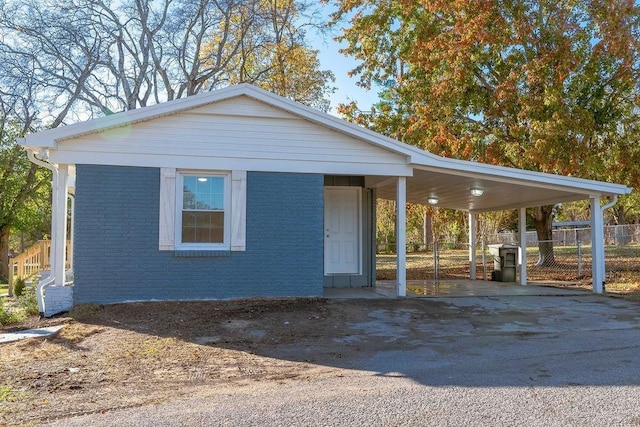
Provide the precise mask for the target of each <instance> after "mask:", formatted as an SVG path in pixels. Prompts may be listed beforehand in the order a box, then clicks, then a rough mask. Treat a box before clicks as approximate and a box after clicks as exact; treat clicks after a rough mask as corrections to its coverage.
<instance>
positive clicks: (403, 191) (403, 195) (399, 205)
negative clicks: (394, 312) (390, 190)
mask: <svg viewBox="0 0 640 427" xmlns="http://www.w3.org/2000/svg"><path fill="white" fill-rule="evenodd" d="M396 254H397V258H396V278H397V279H396V280H397V293H398V296H399V297H405V296H407V178H405V177H404V176H399V177H398V181H397V185H396Z"/></svg>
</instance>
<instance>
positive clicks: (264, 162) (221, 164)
mask: <svg viewBox="0 0 640 427" xmlns="http://www.w3.org/2000/svg"><path fill="white" fill-rule="evenodd" d="M50 161H51V163H65V164H94V165H113V166H138V167H157V168H161V167H173V168H184V169H200V170H247V171H261V172H290V173H317V174H333V175H379V176H406V177H410V176H413V168H412V167H411V166H410V165H404V164H403V165H397V164H396V165H394V164H377V163H349V162H334V161H324V162H319V161H300V160H295V161H293V160H273V159H249V158H226V157H219V158H216V157H193V156H179V155H175V154H171V155H149V154H140V153H136V154H127V155H122V154H120V153H103V152H95V151H92V152H77V151H52V152H51V154H50Z"/></svg>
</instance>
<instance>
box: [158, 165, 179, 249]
mask: <svg viewBox="0 0 640 427" xmlns="http://www.w3.org/2000/svg"><path fill="white" fill-rule="evenodd" d="M175 215H176V170H175V168H160V221H159V227H160V228H159V230H158V231H159V242H158V249H159V250H161V251H172V250H174V246H175Z"/></svg>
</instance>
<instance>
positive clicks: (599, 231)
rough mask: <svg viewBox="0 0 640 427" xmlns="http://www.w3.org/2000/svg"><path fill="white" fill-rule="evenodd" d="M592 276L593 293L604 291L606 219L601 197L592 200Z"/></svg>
mask: <svg viewBox="0 0 640 427" xmlns="http://www.w3.org/2000/svg"><path fill="white" fill-rule="evenodd" d="M590 211H591V258H592V266H591V275H592V280H593V282H592V285H593V292H595V293H597V294H601V293H602V292H603V290H604V288H603V283H604V219H603V216H602V209H600V197H592V198H591V209H590Z"/></svg>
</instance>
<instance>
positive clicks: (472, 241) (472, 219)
mask: <svg viewBox="0 0 640 427" xmlns="http://www.w3.org/2000/svg"><path fill="white" fill-rule="evenodd" d="M477 217H478V216H477V215H476V214H475V213H473V212H469V278H470V279H471V280H476V221H477Z"/></svg>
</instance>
